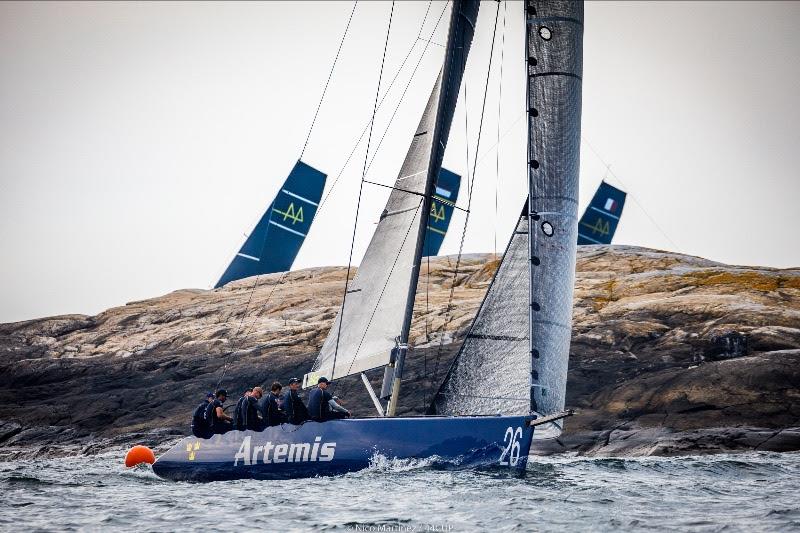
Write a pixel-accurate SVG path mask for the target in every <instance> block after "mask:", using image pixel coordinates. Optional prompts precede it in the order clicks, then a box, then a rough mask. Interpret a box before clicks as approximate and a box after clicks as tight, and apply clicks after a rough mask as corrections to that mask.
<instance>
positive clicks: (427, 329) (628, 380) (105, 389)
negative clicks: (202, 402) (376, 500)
mask: <svg viewBox="0 0 800 533" xmlns="http://www.w3.org/2000/svg"><path fill="white" fill-rule="evenodd" d="M497 264H498V262H497V259H496V258H495V257H493V256H491V255H470V256H467V257H465V258H463V260H462V262H461V264H460V265H458V274H457V276H455V278H454V274H455V270H456V261H455V258H453V257H440V258H436V259H432V260H431V262H430V272H427V265H426V266H425V268H426V270H424V271H423V276H422V278H421V281H420V291H419V293H418V298H417V306H416V310H415V315H414V325H413V329H412V342H413V344H414V345H415V349H414V350H413V353H412V355H411V358H410V361H409V367H408V369H407V371H406V372H407V375H408V380H407V381H406V382H405V384H404V388H403V401H402V402H401V405H400V409H399V411H400V412H401V414H413V413H420V412H422V411H423V410H424V408H425V407H426V406H427V403H428V401H429V400H430V397H431V395H432V394H433V393H434V392H435V390H436V388H437V387H438V383H439V381H440V380H441V378H442V377H443V374H444V372H446V369H447V368H448V366H449V364H450V361H452V358H453V357H454V355H455V352H456V350H457V347H458V343H459V341H460V339H461V338H463V335H464V334H465V333H466V330H467V328H468V327H469V323H470V321H471V319H472V317H473V315H474V313H475V312H476V310H477V308H478V305H479V304H480V301H481V298H482V296H483V293H484V292H485V290H486V288H487V286H488V284H489V282H490V280H491V277H492V275H493V274H494V271H495V270H496V268H497ZM344 275H345V269H343V268H341V267H330V268H314V269H306V270H301V271H295V272H291V273H287V274H275V275H271V276H263V277H261V278H259V279H258V280H255V279H249V280H241V281H239V282H235V283H231V284H229V285H227V286H225V287H223V288H221V289H217V290H213V291H206V290H180V291H175V292H173V293H170V294H167V295H164V296H161V297H158V298H153V299H149V300H145V301H140V302H132V303H129V304H127V305H125V306H121V307H117V308H113V309H109V310H108V311H105V312H103V313H100V314H99V315H96V316H85V315H66V316H58V317H50V318H43V319H38V320H30V321H25V322H17V323H11V324H0V460H3V459H5V460H8V459H14V458H23V457H45V456H55V455H71V454H75V453H84V454H93V453H101V452H105V451H109V450H113V449H116V448H120V449H124V448H125V447H127V446H129V445H130V444H133V443H144V444H147V445H150V446H154V447H163V446H165V445H167V444H168V443H171V442H173V441H174V440H175V439H177V438H179V436H180V435H183V434H185V433H186V432H187V430H188V428H187V425H188V419H189V415H190V412H191V410H192V408H193V406H194V405H195V404H196V403H198V401H199V397H200V396H201V394H202V392H203V391H205V390H208V389H210V388H213V387H214V386H215V384H216V383H217V382H218V381H219V380H220V379H221V378H222V386H225V387H226V388H228V389H229V390H230V391H231V392H232V394H233V395H234V396H235V395H236V394H238V393H240V392H241V390H242V388H244V387H245V386H247V385H250V386H252V385H254V384H259V383H265V382H271V381H272V380H274V379H277V380H283V381H285V380H287V379H288V378H289V377H293V376H301V375H302V374H303V373H304V372H305V371H306V370H307V369H308V368H309V367H310V365H311V363H312V362H313V360H314V358H315V355H316V353H317V350H318V349H319V347H320V346H321V344H322V342H323V340H324V338H325V335H326V334H327V332H328V329H329V328H330V325H331V323H332V320H333V318H334V316H335V314H336V311H337V308H338V305H339V303H340V299H341V287H342V284H343V282H344ZM454 280H455V281H454ZM254 285H255V286H256V288H255V290H254V291H251V289H252V288H253V286H254ZM451 289H452V295H453V300H452V306H450V307H448V303H449V298H450V294H451ZM251 292H252V298H251ZM448 309H450V310H449V311H448ZM573 317H574V328H573V340H572V348H571V356H570V357H571V358H570V371H569V382H568V396H567V403H568V407H572V408H574V409H576V411H577V414H576V416H574V417H572V418H571V419H569V420H568V421H567V424H566V428H567V429H566V431H565V433H564V434H563V435H562V437H561V438H560V439H559V440H558V441H549V442H546V443H538V444H537V450H536V453H540V454H546V453H564V452H570V453H577V454H580V455H587V456H604V457H605V456H608V457H612V456H641V455H685V454H705V453H718V452H735V451H748V450H763V451H791V450H800V270H798V269H771V268H763V267H738V266H729V265H723V264H720V263H715V262H712V261H708V260H705V259H701V258H697V257H691V256H686V255H681V254H675V253H669V252H661V251H655V250H649V249H644V248H635V247H625V246H585V247H581V248H580V249H579V255H578V265H577V279H576V288H575V307H574V313H573ZM223 376H224V378H223ZM379 379H380V378H379V376H377V375H376V376H374V377H373V381H374V383H376V384H377V382H378V381H379ZM337 387H338V393H339V394H340V395H343V396H344V397H345V398H346V401H347V405H348V407H349V408H351V410H353V411H354V412H356V413H357V414H360V415H365V416H369V415H371V414H372V411H373V408H372V406H371V402H370V400H369V399H368V398H367V397H366V394H363V391H362V389H361V388H360V387H361V385H360V383H359V382H355V381H353V380H350V381H347V380H344V381H343V382H341V383H340V384H338V385H337ZM154 428H155V429H154Z"/></svg>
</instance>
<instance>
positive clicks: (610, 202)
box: [603, 198, 617, 213]
mask: <svg viewBox="0 0 800 533" xmlns="http://www.w3.org/2000/svg"><path fill="white" fill-rule="evenodd" d="M603 209H605V210H606V211H608V212H609V213H613V212H614V211H616V210H617V201H616V200H614V199H613V198H609V199H607V200H606V205H605V207H604V208H603Z"/></svg>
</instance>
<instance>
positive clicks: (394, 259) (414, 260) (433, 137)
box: [304, 0, 478, 386]
mask: <svg viewBox="0 0 800 533" xmlns="http://www.w3.org/2000/svg"><path fill="white" fill-rule="evenodd" d="M477 15H478V2H477V1H476V0H456V1H454V2H453V12H452V14H451V17H450V30H449V34H448V40H447V49H446V51H445V64H444V67H443V69H442V72H440V74H439V77H438V78H437V80H436V83H435V85H434V87H433V91H432V92H431V96H430V98H429V100H428V104H427V106H426V107H425V111H424V113H423V114H422V119H421V120H420V122H419V126H418V127H417V131H416V133H415V134H414V138H413V140H412V142H411V146H410V148H409V150H408V154H407V155H406V159H405V161H404V162H403V165H402V167H401V169H400V174H399V177H398V178H397V180H396V181H395V184H394V189H393V190H392V192H391V194H390V195H389V200H388V202H387V204H386V208H385V209H384V210H383V213H382V214H381V219H380V221H379V222H378V226H377V228H376V229H375V233H374V234H373V236H372V240H371V241H370V244H369V246H368V247H367V251H366V253H365V255H364V258H363V260H362V261H361V265H360V266H359V269H358V273H357V274H356V277H355V278H354V279H353V281H352V282H351V283H350V284H349V285H348V287H347V294H346V297H345V300H344V303H343V304H342V307H341V309H340V310H339V314H338V316H337V317H336V321H335V322H334V324H333V327H332V328H331V331H330V333H329V334H328V337H327V339H326V340H325V343H324V344H323V346H322V349H321V350H320V353H319V356H318V357H317V360H316V362H315V363H314V366H313V368H312V371H311V373H309V374H306V376H305V379H304V386H309V385H312V384H314V383H316V379H315V378H316V377H317V376H325V377H327V378H328V379H336V378H341V377H344V376H348V375H351V374H355V373H358V372H363V371H364V370H369V369H372V368H377V367H380V366H383V365H386V364H388V363H389V361H390V355H391V351H392V349H393V348H394V347H395V345H396V342H397V339H398V338H399V339H401V340H404V339H403V336H404V335H407V334H408V326H409V323H410V312H408V311H409V307H410V305H413V300H414V294H415V292H416V286H417V279H418V277H419V262H420V259H421V257H422V245H423V239H424V237H425V231H424V230H425V227H424V226H423V224H426V223H427V214H428V211H429V210H430V205H431V202H430V199H431V198H430V197H431V193H432V192H433V182H434V180H435V178H436V176H437V175H438V174H439V171H440V169H441V164H442V159H443V157H444V150H445V146H446V144H447V138H448V134H449V131H450V124H451V122H452V118H453V113H454V111H455V106H456V99H457V97H458V92H459V88H460V86H461V78H462V75H463V72H464V66H465V64H466V58H467V54H468V53H469V47H470V45H471V43H472V35H473V31H474V28H475V20H476V18H477Z"/></svg>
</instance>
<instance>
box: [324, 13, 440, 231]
mask: <svg viewBox="0 0 800 533" xmlns="http://www.w3.org/2000/svg"><path fill="white" fill-rule="evenodd" d="M448 3H449V1H448ZM431 4H432V0H431V1H430V2H428V10H427V11H425V17H424V18H423V19H422V25H421V26H420V28H419V32H417V37H416V39H415V40H414V42H413V43H412V44H411V48H409V49H408V52H407V53H406V56H405V58H404V59H403V61H402V63H401V64H400V68H399V69H398V70H397V73H396V74H395V75H394V78H393V79H392V81H391V82H390V83H389V86H388V87H387V88H386V92H385V93H383V98H381V101H380V103H379V104H378V109H380V108H381V106H382V105H383V102H384V101H385V100H386V97H387V96H388V95H389V91H391V90H392V87H393V86H394V82H395V81H396V80H397V78H398V77H399V76H400V72H402V70H403V68H404V67H405V64H406V62H407V61H408V58H409V57H410V56H411V52H412V51H413V50H414V48H415V47H416V45H417V43H418V42H419V41H424V39H421V38H420V36H421V35H422V30H423V29H424V27H425V21H426V20H427V19H428V12H429V11H430V8H431ZM446 9H447V4H445V7H444V8H443V9H442V12H441V13H439V18H438V19H437V20H436V25H435V26H434V27H433V31H432V32H431V36H433V34H434V33H436V30H437V29H438V27H439V23H440V22H441V20H442V16H443V15H444V12H445V10H446ZM427 50H428V46H427V45H426V46H425V48H423V50H422V53H421V55H420V57H419V59H418V60H417V64H416V65H415V66H414V70H413V71H412V72H411V77H410V79H409V81H408V83H407V84H406V87H405V89H404V90H403V93H402V95H401V96H400V101H399V102H398V103H397V107H396V108H395V112H394V113H393V114H392V118H394V115H395V114H396V113H397V109H398V108H399V107H400V104H401V103H402V102H403V98H404V97H405V95H406V91H408V87H409V86H410V85H411V81H412V80H413V79H414V75H415V74H416V72H417V69H418V68H419V65H420V63H422V60H423V58H424V57H425V53H426V52H427ZM391 125H392V121H391V120H390V121H389V123H388V124H387V125H386V129H387V130H388V129H389V127H390V126H391ZM371 127H372V120H370V121H369V122H367V124H366V125H365V126H364V129H363V130H361V134H360V135H359V136H358V139H356V142H355V143H354V144H353V149H352V150H350V153H349V154H348V156H347V159H345V162H344V164H343V165H342V168H341V170H339V173H338V174H337V175H336V178H335V179H334V180H333V183H332V184H331V186H330V188H329V189H328V191H327V192H326V193H325V196H323V198H322V200H321V201H320V203H319V207H318V208H317V212H316V214H315V216H316V215H318V214H319V212H320V211H321V210H322V208H323V206H325V205H326V203H327V201H328V198H329V197H330V196H331V194H332V193H333V189H334V188H335V187H336V184H337V183H339V180H340V179H341V177H342V175H343V174H344V171H345V169H346V168H347V165H349V164H350V160H351V159H352V158H353V155H354V154H355V153H356V150H357V149H358V146H359V145H360V144H361V140H362V139H363V138H364V135H365V134H366V133H367V131H368V130H369V128H371ZM384 135H386V133H385V132H384ZM379 149H380V143H378V148H377V149H376V150H375V153H377V151H378V150H379ZM367 170H369V168H367Z"/></svg>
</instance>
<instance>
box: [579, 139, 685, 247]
mask: <svg viewBox="0 0 800 533" xmlns="http://www.w3.org/2000/svg"><path fill="white" fill-rule="evenodd" d="M581 139H582V140H583V142H584V143H586V146H588V147H589V150H591V151H592V153H594V155H595V156H596V157H597V159H599V160H600V163H602V164H603V166H604V167H605V170H606V175H608V174H611V175H612V176H614V178H616V179H617V181H619V182H620V184H621V185H622V186H623V187H625V188H626V189H627V190H628V194H629V195H630V197H631V198H633V201H634V202H636V205H638V206H639V208H640V209H641V210H642V212H643V213H644V214H645V215H646V216H647V218H649V219H650V222H652V223H653V226H655V227H656V229H657V230H658V231H660V232H661V234H662V235H663V236H664V238H665V239H667V240H668V241H669V242H670V244H672V246H674V247H675V250H676V251H678V252H682V250H681V247H680V246H678V244H677V243H676V242H675V241H673V240H672V239H670V237H669V235H667V232H666V231H664V230H663V229H662V228H661V226H659V225H658V222H656V219H655V218H653V217H652V216H651V215H650V213H648V212H647V209H645V208H644V205H642V203H641V202H640V201H639V199H638V198H636V195H635V194H633V192H632V191H631V189H630V187H628V186H627V185H626V184H625V182H624V181H622V178H620V177H619V176H617V175H616V174H615V173H614V171H613V170H611V165H609V164H608V163H606V161H605V159H603V157H602V156H601V155H600V153H599V152H598V151H597V150H596V149H595V147H594V146H592V143H590V142H589V141H588V139H586V137H584V136H583V135H581Z"/></svg>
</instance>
